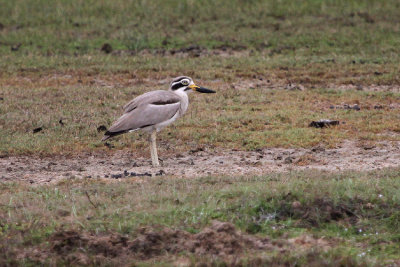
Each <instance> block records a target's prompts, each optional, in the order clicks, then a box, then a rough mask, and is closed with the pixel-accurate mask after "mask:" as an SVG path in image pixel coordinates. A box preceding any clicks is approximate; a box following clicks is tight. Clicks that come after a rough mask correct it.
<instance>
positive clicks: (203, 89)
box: [187, 84, 216, 94]
mask: <svg viewBox="0 0 400 267" xmlns="http://www.w3.org/2000/svg"><path fill="white" fill-rule="evenodd" d="M187 88H190V89H192V90H193V91H196V92H199V93H206V94H213V93H216V92H215V91H214V90H211V89H207V88H204V87H200V86H197V85H195V84H192V85H189V86H188V87H187Z"/></svg>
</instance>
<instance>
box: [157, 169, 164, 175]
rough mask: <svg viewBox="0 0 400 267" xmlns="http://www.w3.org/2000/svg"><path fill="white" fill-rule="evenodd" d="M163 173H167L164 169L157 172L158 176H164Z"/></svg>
mask: <svg viewBox="0 0 400 267" xmlns="http://www.w3.org/2000/svg"><path fill="white" fill-rule="evenodd" d="M162 175H165V171H164V170H160V171H159V172H157V173H156V176H162Z"/></svg>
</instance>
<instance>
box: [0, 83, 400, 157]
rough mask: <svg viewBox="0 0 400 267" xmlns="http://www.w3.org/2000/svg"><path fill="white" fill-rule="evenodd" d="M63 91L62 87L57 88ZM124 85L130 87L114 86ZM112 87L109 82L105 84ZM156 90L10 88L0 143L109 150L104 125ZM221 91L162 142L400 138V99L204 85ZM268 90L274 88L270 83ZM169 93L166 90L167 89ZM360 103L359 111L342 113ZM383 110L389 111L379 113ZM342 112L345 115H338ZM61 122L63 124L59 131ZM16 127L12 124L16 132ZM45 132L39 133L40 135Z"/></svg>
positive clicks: (249, 144)
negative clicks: (324, 124) (322, 125)
mask: <svg viewBox="0 0 400 267" xmlns="http://www.w3.org/2000/svg"><path fill="white" fill-rule="evenodd" d="M60 81H61V83H62V80H61V79H58V80H57V82H60ZM117 82H121V83H123V82H125V80H124V79H121V80H114V81H113V83H114V84H115V83H117ZM104 83H106V84H107V83H108V81H104ZM152 83H153V82H150V86H149V85H135V86H125V85H122V86H121V87H120V88H118V89H114V90H110V88H109V87H108V86H106V85H105V86H97V85H94V86H88V85H86V84H77V85H75V86H71V85H65V86H63V85H54V86H48V87H47V86H45V87H40V88H26V87H25V88H19V87H18V86H8V87H5V88H3V92H4V94H3V96H4V98H5V99H6V100H5V101H3V105H2V106H1V107H0V108H1V110H2V112H1V115H0V122H1V124H2V125H4V126H5V127H3V129H2V131H3V132H4V133H5V134H3V135H1V136H0V140H1V142H0V144H1V146H0V151H1V152H2V153H3V154H29V153H41V154H47V155H49V154H54V153H74V152H79V151H96V150H97V151H98V150H104V149H106V148H105V147H104V146H103V145H102V143H101V142H100V139H101V135H102V134H101V133H98V132H97V127H99V126H100V125H105V126H109V125H110V124H111V123H112V121H113V120H115V119H116V118H117V117H118V116H120V114H121V106H122V105H123V104H124V103H126V102H128V101H129V99H131V98H132V97H133V96H135V95H138V94H140V93H142V92H145V91H148V90H151V88H152V86H151V84H152ZM199 83H200V84H203V83H204V85H205V86H208V87H211V88H214V89H216V90H217V91H218V94H217V97H213V98H211V97H210V96H206V95H200V94H195V95H194V94H193V95H192V96H191V99H192V104H191V107H190V109H189V111H188V114H186V116H185V117H183V118H182V119H180V120H179V121H178V122H177V123H176V124H175V125H174V126H171V127H168V128H167V129H166V130H164V131H163V132H161V136H160V139H161V140H163V141H167V140H168V142H169V143H170V145H169V146H166V145H162V146H161V149H165V150H168V147H170V146H171V147H174V149H176V150H178V151H185V150H187V149H188V146H189V147H190V146H196V145H200V146H211V147H219V148H235V149H241V150H254V149H258V148H265V147H312V146H315V145H317V144H323V145H325V146H327V147H334V146H336V145H338V144H340V143H341V142H342V141H343V140H346V139H356V140H359V142H361V143H363V142H373V143H374V142H379V141H396V140H399V137H398V135H392V134H390V133H396V132H397V133H398V132H400V124H399V122H400V120H399V113H398V109H399V107H397V106H393V102H396V101H398V100H399V99H400V95H399V94H396V93H390V92H363V91H350V92H341V91H335V90H329V89H317V88H316V89H308V90H306V91H286V90H282V89H267V88H263V87H258V88H252V89H249V88H248V87H249V86H251V85H247V87H245V88H243V89H244V90H232V89H231V88H230V86H229V84H226V83H223V82H218V81H214V82H212V81H204V82H199ZM265 84H266V85H268V83H265ZM163 86H166V84H165V85H163ZM344 103H347V104H355V103H359V105H360V106H361V110H360V111H356V110H346V109H343V104H344ZM379 105H381V106H382V107H383V108H382V109H376V108H375V107H376V106H379ZM331 106H334V107H336V106H338V108H331ZM324 118H329V119H337V120H339V121H341V124H340V125H339V126H338V127H333V128H328V129H315V128H309V127H308V124H309V123H310V122H311V121H313V120H319V119H324ZM60 120H62V123H60ZM9 122H12V123H11V124H9ZM37 127H42V128H43V130H42V131H41V132H39V133H35V134H34V133H33V129H35V128H37ZM146 142H147V141H146V138H138V135H137V134H134V135H132V134H131V135H126V136H123V137H121V138H118V139H116V141H113V144H115V146H116V147H117V149H121V148H123V147H126V146H128V147H130V148H131V149H134V150H141V149H140V148H141V147H143V146H145V145H146Z"/></svg>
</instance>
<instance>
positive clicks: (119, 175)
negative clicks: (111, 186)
mask: <svg viewBox="0 0 400 267" xmlns="http://www.w3.org/2000/svg"><path fill="white" fill-rule="evenodd" d="M111 178H114V179H119V178H122V174H111Z"/></svg>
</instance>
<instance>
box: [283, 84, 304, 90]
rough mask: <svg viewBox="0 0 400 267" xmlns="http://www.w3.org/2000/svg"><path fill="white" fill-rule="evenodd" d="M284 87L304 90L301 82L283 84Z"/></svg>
mask: <svg viewBox="0 0 400 267" xmlns="http://www.w3.org/2000/svg"><path fill="white" fill-rule="evenodd" d="M285 89H286V90H290V91H304V86H303V85H301V84H288V85H286V86H285Z"/></svg>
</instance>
